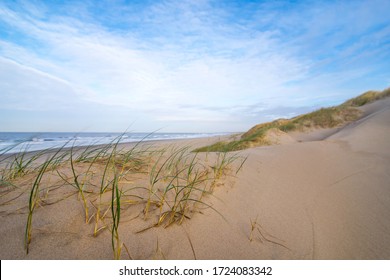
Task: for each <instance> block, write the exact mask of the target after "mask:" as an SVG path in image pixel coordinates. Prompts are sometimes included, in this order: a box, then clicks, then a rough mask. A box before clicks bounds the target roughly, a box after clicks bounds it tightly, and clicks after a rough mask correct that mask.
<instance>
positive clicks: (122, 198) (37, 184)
mask: <svg viewBox="0 0 390 280" xmlns="http://www.w3.org/2000/svg"><path fill="white" fill-rule="evenodd" d="M119 142H120V138H118V139H115V141H113V142H111V143H110V144H107V145H100V146H98V147H95V146H88V147H84V148H82V147H71V148H65V145H64V146H63V147H61V148H59V149H57V150H45V151H42V152H34V153H27V152H26V151H25V150H24V151H21V153H20V154H16V155H12V156H5V155H3V156H2V157H1V161H0V172H1V173H0V174H1V176H2V177H1V187H2V188H3V187H4V188H5V187H6V186H8V187H7V188H9V189H10V191H7V192H3V193H2V196H3V195H4V197H5V196H7V195H9V194H10V192H12V191H13V190H14V189H15V190H18V194H17V195H14V197H12V198H10V199H3V201H2V203H0V207H5V206H9V205H11V204H12V203H14V202H15V201H17V200H19V199H22V198H23V197H25V195H23V194H27V193H28V194H29V195H28V201H27V207H26V208H27V213H26V214H27V220H26V226H25V236H24V244H25V249H26V252H27V253H29V252H30V251H31V250H32V249H33V250H39V248H36V247H31V245H32V244H34V242H32V241H33V239H32V234H33V218H34V220H36V219H40V218H41V215H40V208H41V207H43V206H45V208H46V211H50V207H51V206H52V205H54V204H56V203H60V202H61V203H66V200H68V199H73V198H75V197H78V199H79V200H81V202H82V203H81V206H82V207H81V206H80V211H82V212H81V213H80V218H81V217H82V218H83V219H84V221H85V226H86V227H91V231H90V232H91V235H92V236H95V237H96V238H104V237H100V236H99V237H98V235H100V233H102V232H104V231H106V230H107V231H109V232H111V247H112V251H113V257H114V259H119V258H121V253H122V249H123V248H125V250H126V252H127V255H128V256H129V258H132V257H131V256H130V251H129V250H128V248H127V247H126V246H125V244H124V243H123V242H122V240H121V238H120V228H121V224H122V223H126V227H130V228H131V222H132V221H133V220H134V219H135V220H137V219H138V222H139V223H140V222H142V221H143V220H146V221H147V223H149V224H150V225H151V226H149V227H147V228H145V229H143V230H139V232H140V233H141V232H144V231H146V230H148V229H150V228H152V227H161V228H166V227H170V226H173V225H176V226H182V224H183V223H185V221H187V220H190V219H191V218H192V217H193V215H196V214H197V213H199V212H201V211H203V210H204V209H211V210H213V211H215V212H216V213H218V214H219V215H220V216H221V217H222V218H223V213H221V212H220V211H219V210H218V209H215V208H214V207H213V206H212V205H211V204H209V203H207V202H206V201H205V200H204V198H205V197H206V196H207V195H213V190H214V189H215V188H216V186H220V185H223V180H224V178H226V176H235V175H236V173H237V172H238V171H239V170H241V168H242V166H243V164H244V162H245V160H246V158H244V157H241V156H239V155H238V154H231V153H218V154H213V155H211V154H210V155H206V159H205V157H204V156H205V155H204V154H198V153H193V152H191V149H190V147H178V146H168V147H166V146H162V147H158V148H157V147H155V146H153V145H151V144H145V143H141V142H140V143H136V144H134V145H132V146H131V147H130V148H127V149H125V148H120V145H119ZM66 144H68V143H66ZM28 185H29V186H30V187H29V189H28ZM74 195H76V196H74ZM0 198H1V197H0ZM140 208H143V211H142V212H141V213H139V212H137V211H139V209H140ZM133 209H134V210H133ZM137 209H138V210H137ZM0 210H1V209H0ZM15 211H19V210H15ZM134 211H135V212H134ZM54 215H55V214H54ZM92 219H94V221H95V222H94V223H93V224H92V225H90V223H89V222H90V221H91V220H92ZM129 223H130V224H129ZM141 224H142V223H141ZM37 229H39V228H37ZM104 236H105V235H104ZM187 237H188V239H189V243H190V247H191V250H192V252H193V255H194V258H196V255H195V248H194V247H193V244H192V243H191V240H190V238H189V236H187ZM37 238H38V237H37ZM39 238H42V237H39Z"/></svg>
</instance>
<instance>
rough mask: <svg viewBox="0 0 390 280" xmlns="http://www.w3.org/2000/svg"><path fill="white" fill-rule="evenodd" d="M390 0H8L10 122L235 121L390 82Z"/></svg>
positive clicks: (199, 125)
mask: <svg viewBox="0 0 390 280" xmlns="http://www.w3.org/2000/svg"><path fill="white" fill-rule="evenodd" d="M389 11H390V1H388V0H378V1H376V0H367V1H359V0H355V1H254V0H253V1H207V0H192V1H184V0H182V1H146V0H137V1H136V0H134V1H133V0H132V1H119V0H118V1H114V0H112V1H108V0H107V1H30V0H29V1H8V0H2V1H0V131H73V132H80V131H85V132H86V131H110V132H115V131H118V132H120V131H124V130H126V129H127V128H128V127H129V128H130V129H129V130H131V131H138V132H141V131H142V132H143V131H145V132H147V131H154V130H157V129H160V130H161V131H167V132H235V131H245V130H247V129H249V128H250V127H251V126H252V125H255V124H257V123H260V122H263V121H269V120H272V119H275V118H280V117H292V116H294V115H297V114H301V113H304V112H308V111H311V110H314V109H317V108H319V107H324V106H331V105H336V104H338V103H340V102H342V101H344V100H346V99H348V98H350V97H353V96H355V95H358V94H360V93H362V92H364V91H366V90H369V89H377V90H382V89H384V88H386V87H389V86H390V17H389V15H388V13H389Z"/></svg>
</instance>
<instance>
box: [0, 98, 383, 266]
mask: <svg viewBox="0 0 390 280" xmlns="http://www.w3.org/2000/svg"><path fill="white" fill-rule="evenodd" d="M362 109H363V110H364V114H363V117H362V118H361V119H359V120H358V121H355V122H354V123H351V124H349V125H347V126H346V127H344V128H342V129H340V128H338V129H334V130H328V131H314V132H311V133H309V134H307V133H306V134H302V135H298V134H293V135H290V136H289V138H288V139H290V138H291V139H292V138H294V139H295V140H298V141H295V140H294V141H290V140H291V139H290V140H289V141H282V143H281V145H275V146H267V147H258V148H251V149H248V150H245V151H241V153H240V154H242V155H244V156H246V155H247V156H248V159H247V161H246V163H245V165H244V167H243V169H242V170H241V171H240V172H239V173H238V174H237V176H236V177H234V176H231V177H228V178H226V179H225V180H224V181H223V182H221V185H220V186H217V187H216V188H215V191H214V193H213V195H209V196H207V197H206V198H205V199H206V200H205V201H206V202H207V203H208V204H210V205H212V207H213V208H214V209H216V210H217V211H218V212H219V213H220V214H222V216H221V215H220V214H219V213H217V212H216V211H214V210H212V209H210V208H207V207H199V209H198V210H199V212H200V213H195V215H194V216H193V217H192V218H191V219H190V220H188V221H186V222H185V223H183V224H182V225H181V226H179V225H172V226H170V227H168V228H166V229H164V228H162V227H155V228H151V229H150V230H147V231H145V232H143V233H138V234H137V233H136V232H137V231H138V230H140V229H142V228H143V227H145V226H146V225H147V222H145V221H143V220H137V219H135V220H134V221H132V222H128V223H124V224H123V225H121V228H120V236H121V238H122V241H123V242H124V243H125V244H126V246H127V247H128V249H129V252H130V253H131V256H132V257H133V258H134V259H153V258H167V259H193V258H195V257H196V258H197V259H390V98H387V99H384V100H381V101H377V102H375V103H373V104H370V105H366V106H364V107H363V108H362ZM285 139H286V137H285ZM202 141H203V142H202ZM202 141H199V140H196V141H195V140H191V141H190V142H188V141H187V142H177V143H181V144H184V143H186V144H189V143H190V144H191V145H194V146H201V145H204V144H205V142H204V141H209V142H211V141H215V139H214V140H213V139H209V140H202ZM206 144H207V143H206ZM205 160H206V159H205ZM23 203H26V201H25V200H24V201H22V200H20V201H19V202H18V204H20V205H18V206H19V207H22V206H23ZM4 207H5V206H2V208H3V209H0V210H1V211H2V212H1V214H0V224H1V228H0V234H1V236H2V238H1V239H0V249H1V250H0V258H1V259H111V258H112V249H111V237H110V232H109V231H108V230H107V231H104V232H103V233H102V234H101V235H99V236H98V237H96V238H94V237H92V236H91V228H90V226H88V225H85V223H84V222H83V218H82V217H80V216H81V215H82V211H81V205H80V202H79V201H77V200H76V199H74V200H70V199H69V200H65V201H62V202H59V203H56V204H54V205H51V206H46V207H42V208H40V209H38V210H39V211H38V212H37V213H39V214H37V215H38V216H37V218H36V220H35V223H34V234H35V235H34V237H33V240H32V243H31V250H30V253H29V254H28V255H26V253H25V251H24V250H23V237H24V226H25V221H26V215H25V214H17V213H15V214H12V215H9V214H5V212H6V211H5V210H6V209H5V208H4ZM7 207H11V206H7ZM12 207H16V206H15V204H13V205H12ZM134 216H136V213H134ZM250 239H252V241H250ZM157 242H158V245H157ZM192 248H193V249H192ZM122 257H123V258H127V257H128V256H127V255H126V253H124V252H123V253H122Z"/></svg>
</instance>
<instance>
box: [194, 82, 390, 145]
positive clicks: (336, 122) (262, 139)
mask: <svg viewBox="0 0 390 280" xmlns="http://www.w3.org/2000/svg"><path fill="white" fill-rule="evenodd" d="M388 96H390V88H389V89H385V90H383V91H368V92H366V93H363V94H362V95H360V96H358V97H355V98H352V99H350V100H348V101H346V102H344V103H343V104H341V105H339V106H335V107H329V108H321V109H319V110H317V111H314V112H311V113H308V114H304V115H300V116H297V117H294V118H292V119H279V120H275V121H273V122H267V123H262V124H258V125H256V126H254V127H252V128H251V129H250V130H248V131H247V132H246V133H244V134H243V135H242V136H241V139H239V140H235V141H227V142H217V143H215V144H212V145H210V146H205V147H201V148H199V149H197V150H196V151H197V152H229V151H237V150H243V149H247V148H251V147H257V146H266V145H270V144H272V143H271V142H270V141H269V140H268V139H267V132H268V131H269V130H270V129H278V130H280V131H283V132H289V131H296V130H298V131H307V130H311V129H316V128H332V127H337V126H340V125H344V124H346V123H348V122H351V121H354V120H356V119H358V118H359V116H360V115H361V112H360V110H359V109H357V107H360V106H363V105H365V104H368V103H371V102H374V101H376V100H379V99H382V98H385V97H388Z"/></svg>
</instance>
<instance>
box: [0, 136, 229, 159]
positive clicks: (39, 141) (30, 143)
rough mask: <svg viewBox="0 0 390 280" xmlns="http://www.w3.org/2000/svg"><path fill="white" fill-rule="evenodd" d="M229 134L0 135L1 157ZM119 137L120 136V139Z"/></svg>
mask: <svg viewBox="0 0 390 280" xmlns="http://www.w3.org/2000/svg"><path fill="white" fill-rule="evenodd" d="M227 134H229V133H158V132H156V133H125V134H123V133H103V132H99V133H97V132H96V133H93V132H82V133H71V132H35V133H34V132H0V155H1V154H5V153H17V152H21V151H39V150H45V149H48V148H59V147H62V146H64V145H65V147H71V146H78V147H79V146H89V145H100V144H108V143H111V142H112V141H116V140H117V139H118V137H121V140H120V143H131V142H139V141H155V140H173V139H190V138H203V137H211V136H220V135H227ZM121 135H122V136H121Z"/></svg>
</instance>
